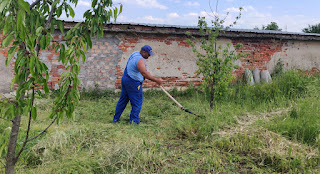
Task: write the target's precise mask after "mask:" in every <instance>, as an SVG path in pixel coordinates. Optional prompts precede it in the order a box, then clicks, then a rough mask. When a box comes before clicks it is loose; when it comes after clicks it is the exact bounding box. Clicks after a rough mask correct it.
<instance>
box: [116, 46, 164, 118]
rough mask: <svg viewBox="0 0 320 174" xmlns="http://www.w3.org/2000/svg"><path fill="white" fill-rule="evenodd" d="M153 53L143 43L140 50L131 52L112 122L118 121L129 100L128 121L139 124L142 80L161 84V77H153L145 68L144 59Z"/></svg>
mask: <svg viewBox="0 0 320 174" xmlns="http://www.w3.org/2000/svg"><path fill="white" fill-rule="evenodd" d="M152 55H153V52H152V48H151V47H150V46H149V45H145V46H143V47H142V48H141V50H140V52H138V51H135V52H133V53H132V54H131V55H130V57H129V59H128V61H127V65H126V69H125V70H124V73H123V76H122V79H121V95H120V99H119V101H118V103H117V106H116V112H115V115H114V117H113V122H114V123H116V122H118V121H120V116H121V114H122V112H123V110H124V109H125V108H126V106H127V104H128V102H129V101H130V103H131V106H132V110H131V113H130V123H135V124H139V123H140V120H139V114H140V110H141V106H142V100H143V98H142V82H143V80H144V79H149V80H151V81H154V82H156V83H157V84H159V85H161V84H162V83H163V80H162V79H161V77H154V76H152V75H151V74H150V72H148V71H147V70H146V60H145V59H148V58H149V57H150V56H152Z"/></svg>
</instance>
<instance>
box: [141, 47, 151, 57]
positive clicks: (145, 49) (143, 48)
mask: <svg viewBox="0 0 320 174" xmlns="http://www.w3.org/2000/svg"><path fill="white" fill-rule="evenodd" d="M141 50H143V51H145V52H148V53H149V54H150V56H153V55H154V53H153V52H152V48H151V47H150V46H149V45H145V46H143V47H142V48H141Z"/></svg>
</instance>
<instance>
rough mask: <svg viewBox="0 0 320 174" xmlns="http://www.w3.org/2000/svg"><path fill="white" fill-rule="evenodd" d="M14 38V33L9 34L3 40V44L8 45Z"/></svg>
mask: <svg viewBox="0 0 320 174" xmlns="http://www.w3.org/2000/svg"><path fill="white" fill-rule="evenodd" d="M12 40H13V33H10V34H8V35H7V36H6V37H5V38H4V39H3V41H2V45H3V46H5V47H8V46H9V44H10V43H11V41H12Z"/></svg>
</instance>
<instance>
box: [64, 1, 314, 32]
mask: <svg viewBox="0 0 320 174" xmlns="http://www.w3.org/2000/svg"><path fill="white" fill-rule="evenodd" d="M113 3H114V6H119V3H121V4H122V5H123V12H122V13H121V14H120V16H119V17H118V19H117V22H121V23H138V24H139V23H143V24H165V25H180V26H197V23H198V17H199V16H201V17H202V16H204V17H206V19H207V20H208V22H209V21H210V20H212V19H213V15H214V14H216V15H219V17H220V18H225V21H226V23H225V24H226V25H228V24H231V23H232V22H234V21H235V17H236V16H238V15H239V7H242V8H243V10H242V11H241V18H240V20H238V22H237V24H236V25H234V26H233V27H232V28H236V29H253V28H255V27H258V28H262V26H267V25H268V24H270V23H271V22H276V23H277V24H278V26H279V27H280V28H281V29H282V31H288V32H302V29H303V28H307V27H308V25H315V24H318V23H320V13H319V7H320V0H219V1H218V4H217V0H113ZM90 6H91V1H89V0H79V1H78V5H77V7H76V8H75V12H76V14H77V15H76V16H75V18H74V19H71V18H69V19H66V17H62V18H63V19H64V20H73V21H81V20H82V14H83V12H84V11H85V10H87V9H89V8H90ZM216 7H217V11H216ZM227 14H228V15H227Z"/></svg>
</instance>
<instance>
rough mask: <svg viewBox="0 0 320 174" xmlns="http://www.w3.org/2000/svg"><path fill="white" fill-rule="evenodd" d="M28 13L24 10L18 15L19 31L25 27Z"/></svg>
mask: <svg viewBox="0 0 320 174" xmlns="http://www.w3.org/2000/svg"><path fill="white" fill-rule="evenodd" d="M25 19H26V12H25V11H24V10H21V9H20V10H19V11H18V15H17V30H19V29H20V28H21V26H25Z"/></svg>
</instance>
